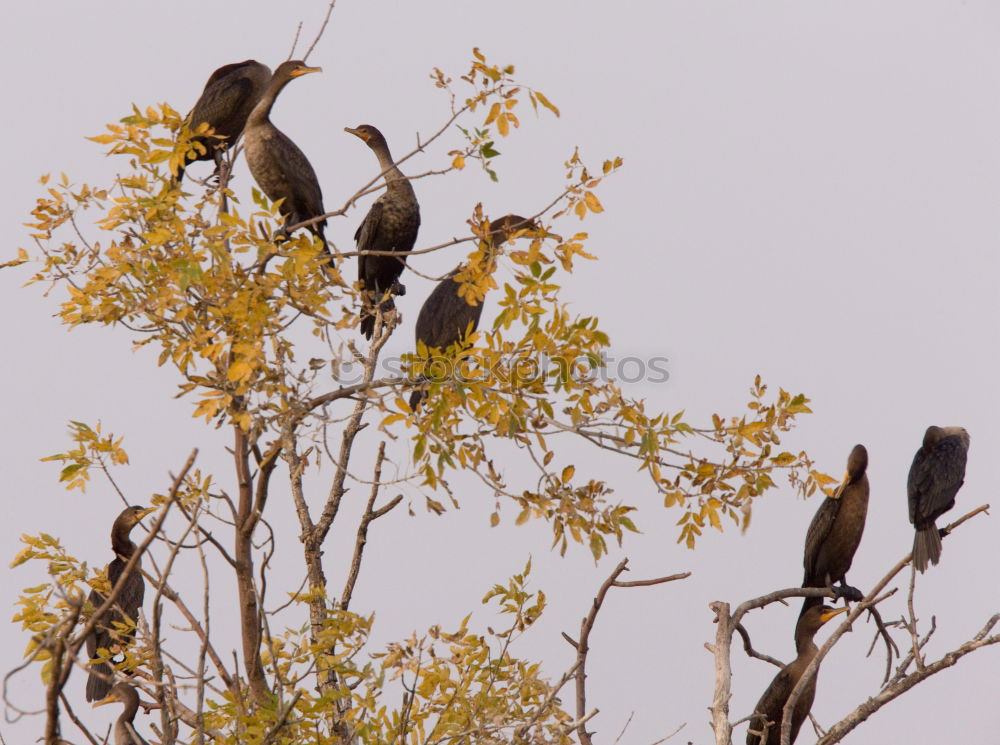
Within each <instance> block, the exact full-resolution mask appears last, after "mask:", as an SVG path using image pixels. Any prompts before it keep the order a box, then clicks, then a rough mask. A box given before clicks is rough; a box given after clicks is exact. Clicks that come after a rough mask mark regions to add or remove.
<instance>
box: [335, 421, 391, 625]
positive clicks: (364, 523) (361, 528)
mask: <svg viewBox="0 0 1000 745" xmlns="http://www.w3.org/2000/svg"><path fill="white" fill-rule="evenodd" d="M384 460H385V440H382V441H381V442H379V444H378V455H376V457H375V469H374V476H373V478H372V490H371V493H370V494H369V496H368V504H367V505H366V506H365V513H364V515H363V516H362V517H361V522H360V523H359V524H358V534H357V538H356V539H355V541H354V556H352V557H351V569H350V571H349V573H348V575H347V582H345V584H344V592H343V593H342V594H341V596H340V609H341V610H347V606H348V605H350V603H351V595H353V594H354V586H355V584H357V581H358V574H359V573H360V571H361V559H362V557H363V555H364V551H365V545H366V544H367V543H368V526H369V525H370V524H371V522H372V521H373V520H377V519H378V518H380V517H382V515H385V514H386V513H387V512H389V511H390V510H392V509H393V508H394V507H395V506H396V505H398V504H399V503H400V502H402V501H403V495H402V494H397V495H396V497H395V498H394V499H393V500H392V501H391V502H389V503H388V504H387V505H385V506H383V507H380V508H379V509H377V510H376V509H375V499H376V497H378V491H379V485H380V484H381V480H382V463H383V461H384Z"/></svg>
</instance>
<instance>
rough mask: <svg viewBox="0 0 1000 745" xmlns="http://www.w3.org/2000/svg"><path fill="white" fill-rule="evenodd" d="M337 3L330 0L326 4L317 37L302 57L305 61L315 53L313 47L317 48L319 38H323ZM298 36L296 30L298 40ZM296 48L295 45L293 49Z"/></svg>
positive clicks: (334, 0) (335, 0)
mask: <svg viewBox="0 0 1000 745" xmlns="http://www.w3.org/2000/svg"><path fill="white" fill-rule="evenodd" d="M336 4H337V0H330V4H329V5H327V6H326V15H324V16H323V23H322V25H321V26H320V27H319V31H317V32H316V38H315V39H313V42H312V44H310V45H309V48H308V49H307V50H306V53H305V55H304V56H303V57H302V61H303V62H305V61H306V60H307V59H309V55H310V54H312V53H313V49H315V48H316V45H317V44H318V43H319V40H320V39H322V38H323V33H324V32H325V31H326V24H328V23H329V22H330V14H331V13H333V6H334V5H336ZM301 25H302V24H299V26H300V28H301ZM298 36H299V35H298V32H296V34H295V38H296V40H297V39H298ZM294 48H295V47H294V46H293V47H292V49H294Z"/></svg>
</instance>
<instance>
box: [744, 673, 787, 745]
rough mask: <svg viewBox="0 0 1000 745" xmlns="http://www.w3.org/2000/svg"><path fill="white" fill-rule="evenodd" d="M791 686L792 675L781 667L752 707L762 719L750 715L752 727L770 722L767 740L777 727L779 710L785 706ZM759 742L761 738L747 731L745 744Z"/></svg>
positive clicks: (750, 744)
mask: <svg viewBox="0 0 1000 745" xmlns="http://www.w3.org/2000/svg"><path fill="white" fill-rule="evenodd" d="M792 688H794V683H793V682H792V676H791V675H789V674H788V670H786V669H782V670H781V672H779V673H778V674H777V675H775V676H774V679H773V680H772V681H771V685H769V686H768V687H767V690H765V691H764V695H762V696H761V697H760V701H758V702H757V706H756V707H754V711H755V712H758V713H759V714H760V715H761V716H763V717H764V720H763V721H761V720H760V718H759V717H751V719H750V724H751V727H752V728H753V729H757V730H760V729H763V727H764V724H765V723H766V722H772V724H771V726H770V728H769V729H768V740H770V739H771V737H770V735H771V733H773V732H774V731H775V730H776V728H778V727H779V724H778V723H779V722H780V721H781V712H782V710H783V709H784V708H785V702H786V701H788V697H789V696H790V695H791V693H792ZM760 742H761V738H759V737H757V736H756V735H751V734H750V733H747V745H758V743H760Z"/></svg>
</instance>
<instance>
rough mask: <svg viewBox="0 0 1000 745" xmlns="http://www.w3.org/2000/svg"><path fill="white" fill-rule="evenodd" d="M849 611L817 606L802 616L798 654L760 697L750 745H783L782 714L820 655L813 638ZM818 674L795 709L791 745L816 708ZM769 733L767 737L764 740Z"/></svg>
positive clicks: (797, 626) (753, 716)
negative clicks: (817, 654) (789, 698)
mask: <svg viewBox="0 0 1000 745" xmlns="http://www.w3.org/2000/svg"><path fill="white" fill-rule="evenodd" d="M846 610H847V608H846V607H843V608H831V607H829V606H826V605H813V606H811V607H810V608H809V609H808V610H807V611H806V612H805V613H803V614H802V615H801V616H799V620H798V623H796V624H795V651H796V652H797V653H798V654H797V656H796V657H795V659H794V660H792V661H791V662H789V663H788V664H787V665H785V666H784V667H783V668H781V672H779V673H778V674H777V675H775V676H774V679H773V680H772V681H771V684H770V685H769V686H768V687H767V689H766V690H765V691H764V695H762V696H761V697H760V700H759V701H758V702H757V705H756V706H755V707H754V713H753V714H751V715H750V727H749V730H748V732H747V745H778V744H779V742H780V741H781V723H782V721H783V717H782V713H783V711H784V708H785V704H786V703H787V701H788V697H789V696H790V695H791V694H792V690H794V688H795V685H796V684H797V683H798V682H799V679H800V678H801V677H802V674H803V673H804V672H805V671H806V668H807V667H809V663H810V662H812V660H813V658H814V657H815V656H816V653H817V652H819V649H818V648H817V647H816V643H815V642H814V641H813V637H814V636H816V632H817V631H819V629H820V627H821V626H822V625H823V624H825V623H826V622H827V621H829V620H830V619H831V618H833V617H834V616H836V615H837V614H838V613H843V612H845V611H846ZM816 672H817V674H816V675H814V676H813V678H812V680H811V681H809V683H808V684H807V685H806V686H805V687H804V688H803V689H802V692H801V693H800V694H799V700H798V701H796V703H795V706H794V708H793V709H792V722H791V725H792V737H791V740H789V742H795V738H796V736H797V735H798V734H799V728H800V727H801V726H802V722H804V721H805V718H806V716H807V715H808V714H809V710H810V709H811V708H812V704H813V699H814V698H815V697H816V679H817V678H818V677H819V671H818V670H817V671H816ZM765 731H766V733H767V734H766V736H764V733H765Z"/></svg>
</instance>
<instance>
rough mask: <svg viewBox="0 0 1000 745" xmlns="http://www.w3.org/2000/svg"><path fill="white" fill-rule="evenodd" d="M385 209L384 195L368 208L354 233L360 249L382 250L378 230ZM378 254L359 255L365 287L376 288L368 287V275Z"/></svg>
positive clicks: (360, 271)
mask: <svg viewBox="0 0 1000 745" xmlns="http://www.w3.org/2000/svg"><path fill="white" fill-rule="evenodd" d="M383 210H384V205H383V203H382V197H379V198H378V199H376V200H375V203H374V204H372V206H371V208H370V209H369V210H368V214H367V215H365V219H364V220H362V221H361V224H360V225H359V226H358V230H357V232H355V234H354V240H355V242H356V243H357V244H358V250H359V251H377V250H380V249H379V247H378V232H379V224H380V223H381V222H382V212H383ZM377 258H378V257H377V256H359V257H358V279H360V280H361V281H362V282H364V283H365V289H367V290H374V289H375V288H374V287H368V284H369V282H368V281H367V280H369V276H368V266H369V264H370V263H372V260H373V259H377Z"/></svg>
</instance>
